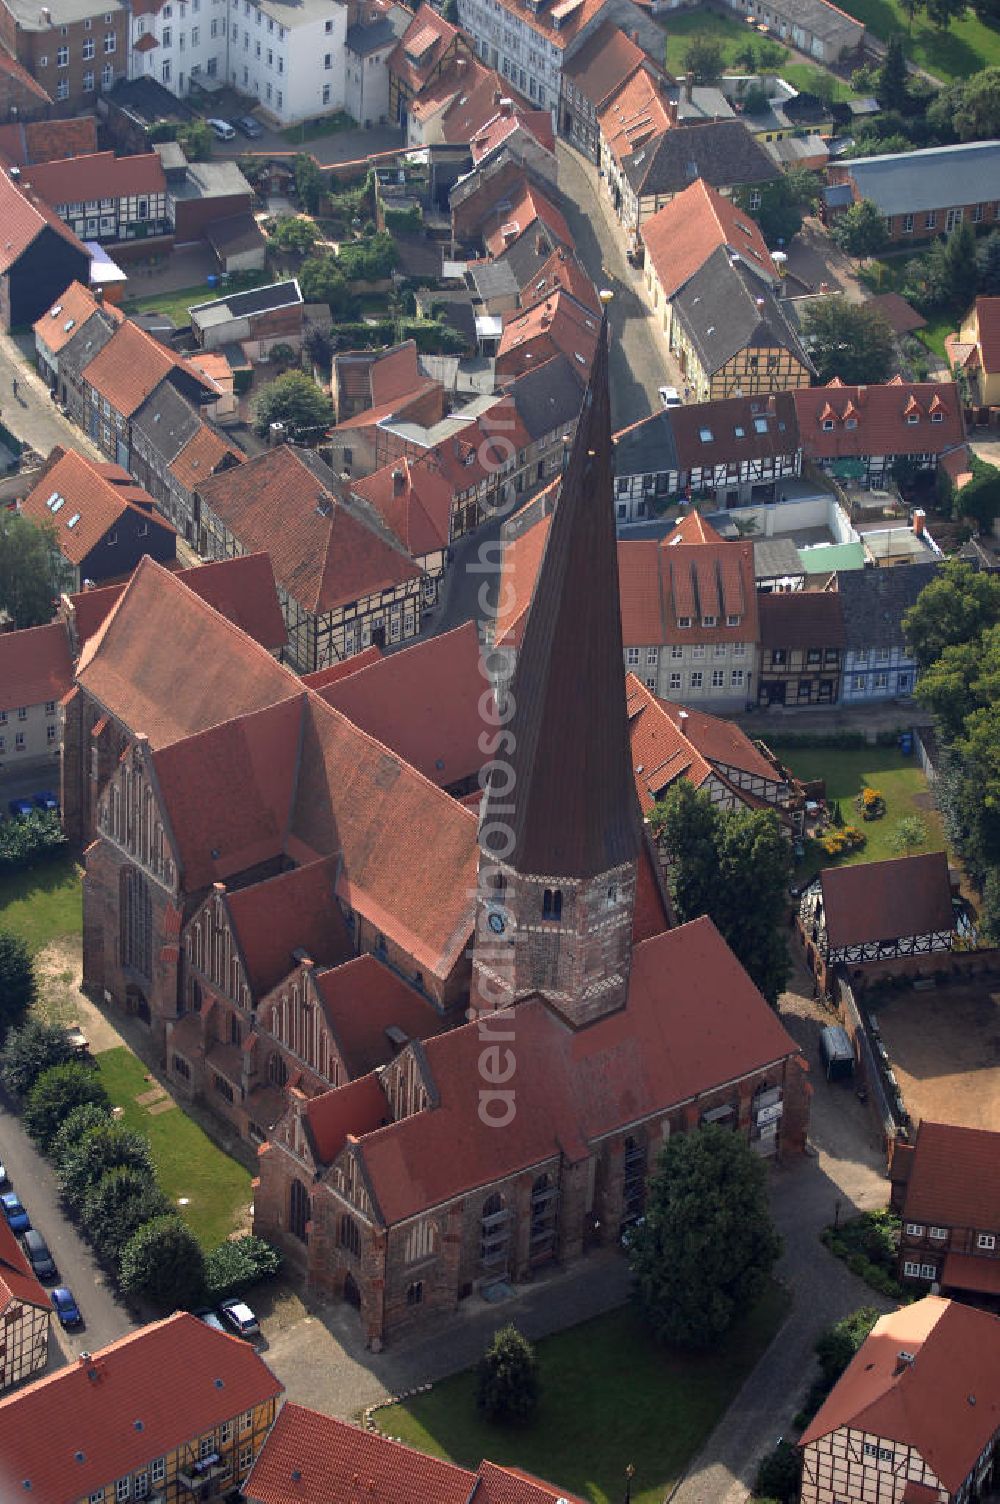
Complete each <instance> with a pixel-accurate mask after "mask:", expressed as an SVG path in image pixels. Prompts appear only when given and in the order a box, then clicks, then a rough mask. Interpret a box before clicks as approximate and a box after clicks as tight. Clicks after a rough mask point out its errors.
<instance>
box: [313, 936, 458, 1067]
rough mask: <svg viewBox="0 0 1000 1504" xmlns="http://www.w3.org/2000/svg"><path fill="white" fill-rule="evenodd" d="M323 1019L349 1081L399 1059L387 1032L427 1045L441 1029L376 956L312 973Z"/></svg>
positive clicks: (428, 1008)
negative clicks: (427, 1040)
mask: <svg viewBox="0 0 1000 1504" xmlns="http://www.w3.org/2000/svg"><path fill="white" fill-rule="evenodd" d="M313 983H314V985H315V988H316V992H317V994H318V996H319V999H320V1004H321V1006H322V1009H323V1015H324V1017H325V1019H326V1021H327V1023H328V1024H329V1026H330V1031H331V1033H332V1034H333V1037H334V1039H335V1040H336V1041H337V1048H338V1049H339V1051H340V1056H341V1059H342V1060H343V1062H344V1066H345V1069H346V1070H347V1073H348V1075H349V1076H350V1077H351V1078H352V1079H354V1078H356V1077H358V1076H367V1075H368V1074H369V1072H370V1071H373V1070H375V1069H376V1068H377V1067H378V1066H380V1065H385V1064H386V1062H387V1061H389V1060H391V1059H392V1057H393V1056H394V1055H396V1054H398V1053H399V1047H398V1046H397V1045H394V1044H393V1043H392V1042H391V1041H390V1039H389V1037H388V1035H387V1033H386V1030H387V1029H390V1028H392V1029H400V1030H402V1032H403V1033H404V1034H405V1035H406V1036H407V1037H408V1038H409V1039H430V1038H431V1036H432V1035H434V1034H440V1033H441V1030H442V1029H443V1028H444V1027H445V1025H444V1020H443V1019H442V1017H441V1015H440V1013H438V1011H437V1010H436V1008H434V1007H433V1006H432V1004H431V1003H429V1002H428V1000H427V999H426V998H425V997H421V995H420V993H419V992H416V991H415V990H414V988H412V987H411V986H410V985H409V983H408V982H404V981H403V979H402V977H401V976H399V975H398V974H397V973H396V972H394V971H391V970H390V969H389V967H388V966H383V964H382V962H381V961H379V960H378V959H377V958H376V957H375V956H371V955H364V956H355V957H354V958H353V959H352V960H349V961H347V962H346V963H345V964H344V965H343V966H333V967H331V968H330V969H329V970H327V971H317V972H314V973H313Z"/></svg>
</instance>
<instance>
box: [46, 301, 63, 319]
mask: <svg viewBox="0 0 1000 1504" xmlns="http://www.w3.org/2000/svg"><path fill="white" fill-rule="evenodd" d="M61 313H62V304H61V303H57V304H56V306H55V307H54V308H50V309H49V318H50V319H57V318H58V317H59V315H60V314H61Z"/></svg>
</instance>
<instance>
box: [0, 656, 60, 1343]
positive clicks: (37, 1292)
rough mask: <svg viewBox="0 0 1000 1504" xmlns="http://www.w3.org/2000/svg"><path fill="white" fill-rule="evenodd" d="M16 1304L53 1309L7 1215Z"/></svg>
mask: <svg viewBox="0 0 1000 1504" xmlns="http://www.w3.org/2000/svg"><path fill="white" fill-rule="evenodd" d="M34 630H35V631H45V628H44V627H36V628H34ZM6 635H8V636H13V635H14V634H13V633H8V634H6ZM14 1304H18V1305H22V1306H41V1307H42V1309H43V1310H45V1311H51V1309H52V1306H51V1302H50V1301H49V1297H48V1295H47V1294H46V1292H45V1290H44V1289H43V1288H42V1286H41V1284H40V1283H39V1282H38V1280H37V1279H36V1278H35V1274H34V1271H33V1270H32V1267H31V1264H30V1263H29V1262H28V1259H27V1257H26V1256H25V1253H24V1250H23V1249H22V1247H21V1245H20V1243H19V1242H18V1240H17V1234H16V1233H13V1232H11V1230H10V1227H9V1225H8V1222H7V1219H6V1217H4V1218H3V1220H2V1222H0V1316H2V1315H3V1314H4V1313H5V1312H6V1311H8V1310H10V1308H11V1306H12V1305H14ZM15 1331H16V1328H15ZM15 1340H17V1339H16V1338H15V1336H14V1334H13V1333H11V1334H10V1335H9V1337H8V1341H15Z"/></svg>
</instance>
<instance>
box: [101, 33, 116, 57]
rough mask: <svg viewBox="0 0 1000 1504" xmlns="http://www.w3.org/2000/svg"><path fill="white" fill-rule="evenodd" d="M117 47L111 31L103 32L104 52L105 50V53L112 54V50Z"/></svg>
mask: <svg viewBox="0 0 1000 1504" xmlns="http://www.w3.org/2000/svg"><path fill="white" fill-rule="evenodd" d="M117 45H118V43H117V40H116V38H115V34H114V32H113V31H108V32H105V35H104V50H105V52H114V50H115V48H116V47H117Z"/></svg>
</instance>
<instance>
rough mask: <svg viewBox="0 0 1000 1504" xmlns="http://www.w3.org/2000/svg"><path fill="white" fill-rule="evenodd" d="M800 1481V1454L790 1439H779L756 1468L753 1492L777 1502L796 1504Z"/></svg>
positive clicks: (779, 1503)
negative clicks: (772, 1449)
mask: <svg viewBox="0 0 1000 1504" xmlns="http://www.w3.org/2000/svg"><path fill="white" fill-rule="evenodd" d="M801 1482H802V1454H801V1452H800V1451H799V1449H798V1447H794V1446H792V1444H791V1442H790V1441H779V1442H778V1445H777V1446H776V1447H775V1449H774V1451H773V1452H769V1453H768V1454H767V1456H766V1457H765V1458H764V1460H763V1461H762V1462H761V1465H760V1467H759V1468H758V1469H757V1482H756V1485H755V1489H754V1491H755V1493H756V1494H757V1495H758V1496H761V1495H766V1496H767V1497H768V1498H772V1499H776V1500H777V1501H778V1504H797V1500H798V1497H799V1486H800V1484H801Z"/></svg>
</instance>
